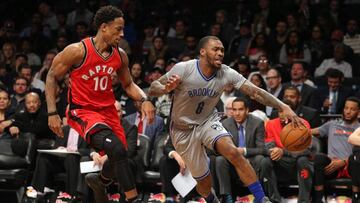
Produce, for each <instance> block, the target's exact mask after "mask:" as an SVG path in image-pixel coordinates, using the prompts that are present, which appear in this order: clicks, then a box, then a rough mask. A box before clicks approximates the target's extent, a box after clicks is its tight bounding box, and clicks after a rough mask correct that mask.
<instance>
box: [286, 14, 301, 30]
mask: <svg viewBox="0 0 360 203" xmlns="http://www.w3.org/2000/svg"><path fill="white" fill-rule="evenodd" d="M286 23H287V25H288V30H289V32H293V31H295V32H301V30H300V26H299V20H298V16H297V15H296V14H295V13H288V14H287V15H286Z"/></svg>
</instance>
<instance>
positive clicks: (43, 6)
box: [38, 1, 59, 31]
mask: <svg viewBox="0 0 360 203" xmlns="http://www.w3.org/2000/svg"><path fill="white" fill-rule="evenodd" d="M38 11H39V13H40V14H41V16H42V19H43V20H42V23H43V25H45V26H49V27H50V29H51V31H55V30H57V29H58V28H59V24H58V21H57V18H56V15H55V13H54V12H53V11H52V9H51V6H50V5H49V4H48V3H47V2H45V1H43V2H41V3H40V4H39V7H38Z"/></svg>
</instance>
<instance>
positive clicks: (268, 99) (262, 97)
mask: <svg viewBox="0 0 360 203" xmlns="http://www.w3.org/2000/svg"><path fill="white" fill-rule="evenodd" d="M240 91H241V92H243V93H245V94H247V95H249V96H250V97H251V98H252V99H255V100H256V101H258V102H260V103H261V104H264V105H265V106H271V107H273V108H277V109H280V108H281V106H282V102H281V101H280V100H279V99H277V98H276V97H274V96H273V95H272V94H270V93H268V92H266V91H265V90H263V89H261V88H259V87H257V86H255V85H254V84H252V83H251V82H250V81H248V80H246V81H245V82H244V84H243V85H242V86H241V87H240Z"/></svg>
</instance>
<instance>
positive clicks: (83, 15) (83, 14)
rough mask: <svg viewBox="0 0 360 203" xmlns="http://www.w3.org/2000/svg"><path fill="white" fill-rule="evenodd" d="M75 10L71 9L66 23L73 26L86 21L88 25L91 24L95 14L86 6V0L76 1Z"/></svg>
mask: <svg viewBox="0 0 360 203" xmlns="http://www.w3.org/2000/svg"><path fill="white" fill-rule="evenodd" d="M75 3H76V5H75V8H76V9H75V10H73V11H71V12H70V13H69V14H68V15H67V18H66V25H67V26H69V27H73V26H74V25H75V24H76V23H78V22H85V23H86V24H87V25H90V24H91V21H92V19H93V16H94V14H93V13H92V12H91V11H89V10H88V9H87V8H86V1H84V0H77V1H75Z"/></svg>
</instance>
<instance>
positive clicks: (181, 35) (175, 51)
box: [167, 19, 187, 57]
mask: <svg viewBox="0 0 360 203" xmlns="http://www.w3.org/2000/svg"><path fill="white" fill-rule="evenodd" d="M171 30H173V34H170V32H171ZM186 32H187V25H186V23H185V21H184V20H182V19H177V20H176V21H175V29H173V28H170V30H169V33H168V38H167V44H168V50H169V54H170V55H171V56H173V57H177V56H178V55H180V54H181V52H182V51H183V50H184V49H185V47H186V43H185V36H186Z"/></svg>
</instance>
